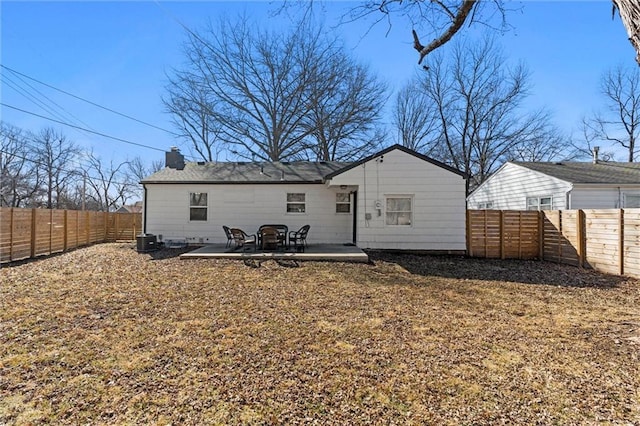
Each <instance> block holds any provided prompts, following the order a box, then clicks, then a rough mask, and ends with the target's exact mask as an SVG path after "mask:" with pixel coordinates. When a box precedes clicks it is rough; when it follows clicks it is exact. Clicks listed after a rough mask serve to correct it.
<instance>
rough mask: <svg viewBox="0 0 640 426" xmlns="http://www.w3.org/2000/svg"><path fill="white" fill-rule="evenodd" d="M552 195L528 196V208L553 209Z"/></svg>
mask: <svg viewBox="0 0 640 426" xmlns="http://www.w3.org/2000/svg"><path fill="white" fill-rule="evenodd" d="M552 209H553V198H552V197H527V210H552Z"/></svg>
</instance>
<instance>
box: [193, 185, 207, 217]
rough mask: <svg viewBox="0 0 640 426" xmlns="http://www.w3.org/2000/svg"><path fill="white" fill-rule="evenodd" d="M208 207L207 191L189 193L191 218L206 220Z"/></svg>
mask: <svg viewBox="0 0 640 426" xmlns="http://www.w3.org/2000/svg"><path fill="white" fill-rule="evenodd" d="M207 208H208V204H207V193H206V192H190V193H189V220H191V221H206V220H207Z"/></svg>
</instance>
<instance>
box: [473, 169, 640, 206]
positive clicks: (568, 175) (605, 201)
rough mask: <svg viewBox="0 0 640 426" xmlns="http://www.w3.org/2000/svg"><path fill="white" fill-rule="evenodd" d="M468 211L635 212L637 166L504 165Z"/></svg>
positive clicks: (639, 184)
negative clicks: (625, 209) (605, 210)
mask: <svg viewBox="0 0 640 426" xmlns="http://www.w3.org/2000/svg"><path fill="white" fill-rule="evenodd" d="M467 207H468V208H469V209H496V210H565V209H566V210H569V209H618V208H637V207H640V164H638V163H616V162H601V161H596V162H571V161H569V162H557V163H542V162H507V163H505V164H504V165H503V166H502V167H500V169H498V171H496V172H495V173H494V174H493V175H492V176H491V177H490V178H489V179H487V180H486V181H485V182H483V183H482V184H481V185H480V186H479V187H478V188H476V190H474V191H473V192H472V193H471V194H470V195H469V196H468V197H467Z"/></svg>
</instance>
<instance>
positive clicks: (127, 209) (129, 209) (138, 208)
mask: <svg viewBox="0 0 640 426" xmlns="http://www.w3.org/2000/svg"><path fill="white" fill-rule="evenodd" d="M116 213H142V201H136V202H135V203H134V204H132V205H128V206H122V207H120V208H119V209H118V210H116Z"/></svg>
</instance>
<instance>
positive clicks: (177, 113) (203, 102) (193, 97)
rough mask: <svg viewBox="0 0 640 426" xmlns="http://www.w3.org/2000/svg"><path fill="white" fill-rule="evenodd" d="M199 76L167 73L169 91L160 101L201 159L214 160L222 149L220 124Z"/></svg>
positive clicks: (183, 137)
mask: <svg viewBox="0 0 640 426" xmlns="http://www.w3.org/2000/svg"><path fill="white" fill-rule="evenodd" d="M200 78H201V77H200V76H197V75H191V74H190V73H189V72H184V73H179V74H178V75H176V76H175V77H169V84H168V85H167V92H168V94H167V96H166V97H164V98H163V103H164V105H165V108H166V111H167V112H168V113H170V114H171V117H172V121H173V123H174V125H175V127H176V128H177V129H178V132H179V135H180V136H181V137H182V139H185V140H187V141H188V142H189V143H190V146H191V148H192V149H193V151H195V152H196V153H197V155H198V156H199V157H200V158H202V159H203V160H204V161H215V160H217V157H218V154H219V153H220V151H221V150H222V146H220V145H221V141H220V138H219V135H220V132H221V125H220V123H219V122H218V120H217V118H218V117H217V116H216V114H214V112H213V111H214V107H213V105H212V104H211V102H209V100H208V99H207V87H206V86H204V85H203V84H201V81H200Z"/></svg>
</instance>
